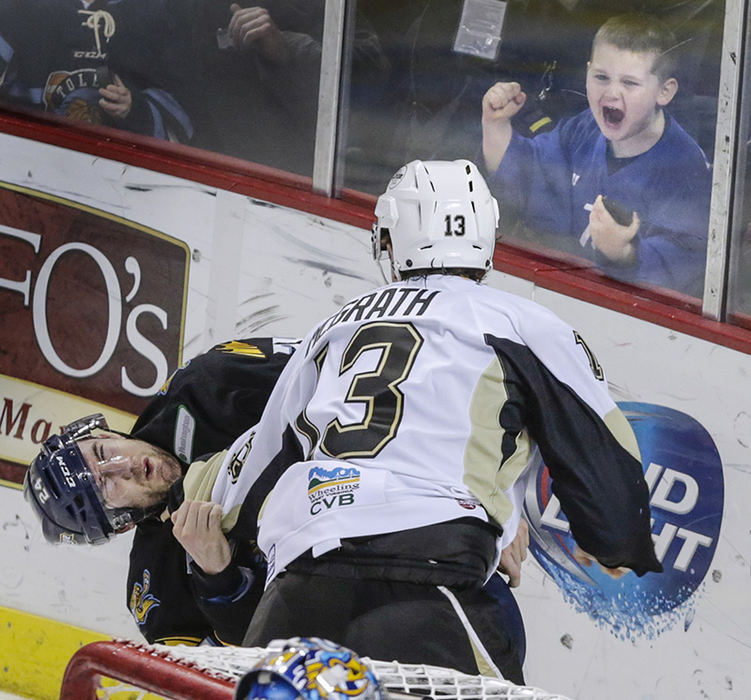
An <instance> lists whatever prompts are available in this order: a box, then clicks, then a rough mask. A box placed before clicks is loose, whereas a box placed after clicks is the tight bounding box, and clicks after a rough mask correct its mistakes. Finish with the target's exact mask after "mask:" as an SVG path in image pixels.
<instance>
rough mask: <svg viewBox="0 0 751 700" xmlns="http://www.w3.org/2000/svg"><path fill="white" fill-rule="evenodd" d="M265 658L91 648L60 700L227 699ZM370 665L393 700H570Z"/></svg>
mask: <svg viewBox="0 0 751 700" xmlns="http://www.w3.org/2000/svg"><path fill="white" fill-rule="evenodd" d="M270 651H272V649H268V648H244V647H186V646H178V647H173V646H165V645H159V644H155V645H150V644H141V643H136V642H133V641H130V640H119V639H113V640H108V641H98V642H91V643H90V644H86V645H84V646H83V647H81V648H80V649H79V650H78V651H77V652H76V653H75V654H74V655H73V656H72V657H71V659H70V661H69V662H68V665H67V667H66V669H65V673H64V676H63V681H62V686H61V689H60V700H102V699H110V700H119V699H120V698H126V697H127V698H128V700H140V699H141V698H146V697H147V696H148V697H149V698H155V697H156V698H164V699H166V700H195V699H196V698H201V700H232V699H233V697H234V689H235V686H236V685H237V682H238V680H239V678H240V677H241V676H242V675H243V674H244V673H245V672H246V671H248V670H250V669H251V668H252V667H253V665H254V664H255V663H257V662H258V661H260V660H261V659H262V658H265V657H266V656H267V655H268V654H269V652H270ZM277 651H278V650H277ZM368 662H369V664H370V666H371V668H372V670H373V671H374V673H375V674H376V676H378V678H379V680H380V681H381V683H382V685H383V686H384V687H385V688H386V690H387V691H388V693H389V696H390V697H391V698H392V700H405V699H408V698H422V699H423V700H427V699H433V700H570V699H569V698H567V697H565V696H563V695H560V694H556V693H550V692H547V691H544V690H542V689H540V688H535V687H532V686H518V685H514V684H513V683H510V682H508V681H502V680H500V679H498V678H490V677H486V676H472V675H468V674H464V673H460V672H458V671H455V670H453V669H449V668H442V667H438V666H428V665H422V664H402V663H399V662H397V661H391V662H386V661H377V660H373V659H368ZM147 694H148V695H147Z"/></svg>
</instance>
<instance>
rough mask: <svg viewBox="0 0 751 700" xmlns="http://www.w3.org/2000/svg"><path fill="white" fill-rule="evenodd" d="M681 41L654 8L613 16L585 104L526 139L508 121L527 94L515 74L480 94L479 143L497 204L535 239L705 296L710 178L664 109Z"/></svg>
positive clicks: (598, 41) (610, 269) (597, 51)
mask: <svg viewBox="0 0 751 700" xmlns="http://www.w3.org/2000/svg"><path fill="white" fill-rule="evenodd" d="M675 45H676V44H675V39H674V37H673V35H672V32H670V30H668V29H667V28H666V27H665V26H664V25H663V24H662V23H661V22H660V21H659V20H657V19H656V18H654V17H651V16H649V15H646V14H629V15H621V16H618V17H614V18H611V19H609V20H608V21H607V22H605V24H604V25H603V26H602V27H601V28H600V29H599V30H598V32H597V34H596V35H595V39H594V42H593V45H592V56H591V59H590V62H589V64H588V66H587V79H586V90H587V100H588V102H589V109H587V110H585V111H583V112H581V113H580V114H578V115H576V116H574V117H572V118H569V119H564V120H562V121H561V122H559V123H558V124H557V125H556V128H555V129H554V130H553V131H551V132H548V133H544V134H539V135H538V136H536V137H535V138H525V137H522V136H520V135H519V134H518V133H516V132H515V131H514V130H513V128H512V126H511V119H512V117H513V116H514V115H515V114H516V113H517V112H518V111H519V110H520V109H521V107H522V106H523V105H524V102H525V100H526V94H525V93H524V92H523V91H522V90H521V88H520V86H519V84H518V83H516V82H509V83H496V84H495V85H493V86H492V87H491V88H490V89H489V90H488V91H487V93H486V94H485V96H484V98H483V101H482V130H483V140H482V148H483V156H484V158H485V165H486V168H487V170H488V173H489V184H490V186H491V188H492V189H493V191H494V192H495V194H496V196H498V198H499V200H500V203H501V211H502V212H506V213H508V212H514V214H513V215H514V216H516V217H517V218H518V220H519V221H520V222H521V224H522V225H523V226H524V227H526V228H528V229H531V231H533V232H534V233H533V235H534V236H535V237H536V239H537V240H539V241H541V242H544V243H546V244H547V245H551V246H552V247H556V248H560V249H563V250H568V251H569V252H571V251H573V252H576V253H577V254H579V255H583V256H585V257H588V258H590V259H591V260H593V261H594V263H595V265H596V266H598V267H599V268H600V269H601V270H602V271H603V272H605V273H606V274H608V275H610V276H612V277H615V278H617V279H621V280H624V281H627V282H635V283H652V284H657V285H661V286H664V287H669V288H671V289H675V290H678V291H681V292H684V293H687V294H692V295H698V294H699V293H700V292H701V284H702V279H703V271H704V262H705V257H706V242H707V231H708V228H709V201H710V189H711V176H710V171H709V164H708V163H707V161H706V157H705V156H704V153H703V152H702V150H701V149H700V148H699V146H698V145H697V143H696V142H695V141H694V140H693V139H692V138H691V137H690V136H689V135H688V134H687V133H686V132H685V131H684V130H683V128H682V127H681V126H680V125H679V124H678V123H677V122H676V120H675V119H674V118H672V117H671V116H670V115H669V113H668V112H667V110H666V109H665V107H666V106H667V105H668V104H669V103H670V101H671V100H672V98H673V96H674V95H675V94H676V91H677V90H678V83H677V80H676V79H675V78H674V77H673V75H674V69H675V65H674V63H675V62H674V52H673V51H672V49H673V48H674V47H675ZM604 198H607V201H606V200H605V199H604ZM612 203H615V204H612ZM619 210H620V211H619ZM509 223H510V222H508V221H506V228H507V229H508V227H509Z"/></svg>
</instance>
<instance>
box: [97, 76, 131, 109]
mask: <svg viewBox="0 0 751 700" xmlns="http://www.w3.org/2000/svg"><path fill="white" fill-rule="evenodd" d="M99 94H100V95H101V96H102V98H101V99H100V100H99V106H100V107H101V108H102V110H103V111H105V112H106V113H107V114H109V115H110V116H111V117H115V118H116V119H125V118H126V117H127V116H128V115H129V114H130V110H131V108H132V107H133V95H132V94H131V92H130V90H129V89H128V88H127V87H125V85H124V84H123V81H122V80H120V76H119V75H115V77H114V79H113V82H112V83H110V84H109V85H107V86H106V87H103V88H99Z"/></svg>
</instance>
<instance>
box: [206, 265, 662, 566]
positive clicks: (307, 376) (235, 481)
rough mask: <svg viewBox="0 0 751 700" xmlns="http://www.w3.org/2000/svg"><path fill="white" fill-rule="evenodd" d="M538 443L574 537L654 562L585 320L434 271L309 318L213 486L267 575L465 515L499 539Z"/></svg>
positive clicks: (588, 545)
mask: <svg viewBox="0 0 751 700" xmlns="http://www.w3.org/2000/svg"><path fill="white" fill-rule="evenodd" d="M538 445H539V448H540V450H541V452H542V457H543V459H544V460H545V463H546V464H547V466H548V467H549V469H550V473H551V476H552V477H553V484H554V486H553V488H554V492H555V493H556V495H557V496H558V498H559V500H560V501H561V505H562V508H563V510H564V512H565V513H566V515H567V516H568V518H569V521H570V523H571V527H572V532H573V534H574V536H575V537H576V538H577V541H578V542H579V544H580V545H581V546H582V547H583V548H584V549H585V550H586V551H588V552H590V553H591V554H593V555H594V556H596V557H598V558H599V559H600V561H603V563H607V564H608V565H613V566H621V565H623V566H629V567H631V568H633V569H634V570H635V571H636V572H637V573H644V572H645V571H647V570H659V563H657V560H656V559H655V556H654V551H653V548H652V542H651V536H650V532H649V506H648V492H647V487H646V484H645V482H644V480H643V476H642V469H641V464H640V461H639V455H638V447H637V444H636V440H635V437H634V434H633V432H632V431H631V429H630V427H629V425H628V422H627V421H626V419H625V417H624V416H623V415H622V413H621V412H620V410H619V409H618V408H617V406H616V405H615V403H614V401H613V400H612V398H611V397H610V395H609V392H608V388H607V384H606V381H605V377H604V374H603V371H602V369H601V367H600V366H599V365H598V363H597V361H596V359H595V357H594V356H593V354H592V353H591V352H590V351H589V349H588V348H587V346H586V345H585V344H584V341H583V340H582V338H581V336H580V335H579V334H578V333H577V332H576V331H574V330H573V329H572V328H570V327H569V326H568V325H566V324H565V323H563V322H562V321H561V320H560V319H558V318H557V317H556V316H555V315H554V314H552V313H551V312H550V311H548V310H547V309H545V308H544V307H542V306H540V305H538V304H536V303H533V302H530V301H528V300H525V299H522V298H519V297H516V296H514V295H510V294H507V293H505V292H501V291H499V290H496V289H492V288H489V287H486V286H483V285H479V284H477V283H475V282H472V281H469V280H467V279H463V278H460V277H456V276H449V275H430V276H428V277H427V278H425V279H422V278H421V279H419V280H411V281H405V282H398V283H395V284H391V285H388V286H385V287H382V288H380V289H376V290H374V291H372V292H370V293H368V294H365V295H363V296H361V297H358V298H356V299H353V300H352V301H350V302H348V303H347V304H345V305H344V306H343V307H342V309H341V310H340V311H339V312H338V313H337V314H335V315H334V316H332V317H330V318H328V319H327V320H325V321H324V322H322V323H321V324H319V325H318V326H317V327H315V328H314V329H313V330H312V331H311V332H310V333H309V334H308V335H307V336H306V338H305V339H304V340H303V341H302V343H301V345H300V349H299V350H297V352H296V353H295V355H294V356H293V357H292V359H291V360H290V362H289V363H288V365H287V367H286V368H285V370H284V372H283V373H282V375H281V377H280V379H279V381H278V383H277V385H276V388H275V390H274V392H273V393H272V395H271V397H270V399H269V402H268V404H267V407H266V410H265V411H264V414H263V417H262V419H261V421H260V423H259V424H258V425H257V426H256V427H255V428H253V429H252V430H250V431H248V433H246V434H245V435H243V436H241V437H240V438H239V439H238V440H237V441H236V442H235V444H234V445H233V447H232V448H231V449H230V450H229V452H228V454H227V456H226V457H225V460H224V464H223V468H222V471H221V473H220V475H219V477H218V479H217V482H216V484H215V487H214V492H213V499H214V500H216V501H218V502H220V503H223V504H224V507H225V511H227V510H229V509H232V508H233V507H236V506H238V505H240V504H241V503H242V510H243V513H242V514H241V515H240V522H241V523H242V522H244V523H245V526H246V527H247V526H248V524H250V526H251V527H252V524H253V523H254V522H255V521H256V520H257V522H258V528H259V530H258V543H259V545H260V547H261V549H262V550H263V552H264V553H265V554H266V556H267V558H268V560H269V580H272V579H273V578H274V576H276V575H277V574H278V573H279V572H280V571H282V570H284V568H285V567H286V566H287V565H288V564H289V563H290V562H291V561H293V560H294V559H295V558H297V557H298V556H300V555H301V554H302V553H303V552H305V551H307V550H308V549H310V550H312V553H313V555H314V556H319V555H320V554H322V553H324V552H326V551H329V550H330V549H333V548H335V547H337V546H339V544H340V542H341V540H342V539H344V538H351V537H358V536H365V535H375V534H382V533H388V532H396V531H400V530H406V529H411V528H418V527H421V526H425V525H430V524H434V523H438V522H445V521H449V520H454V519H458V518H464V517H467V516H470V517H476V518H480V519H482V520H486V521H487V520H490V521H492V522H494V523H496V524H497V525H500V526H501V527H502V528H503V535H502V537H500V538H499V540H498V553H500V550H501V548H502V547H503V546H505V545H506V544H508V543H509V542H510V541H511V540H512V539H513V537H514V535H515V534H516V530H517V525H518V522H519V518H520V516H521V507H522V499H523V492H524V487H525V483H526V480H527V477H528V476H529V475H530V473H531V469H530V467H531V466H532V465H533V464H538V463H539V462H538V457H537V453H536V451H537V449H538ZM496 563H497V562H496ZM489 573H490V572H489Z"/></svg>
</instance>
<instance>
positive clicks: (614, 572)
mask: <svg viewBox="0 0 751 700" xmlns="http://www.w3.org/2000/svg"><path fill="white" fill-rule="evenodd" d="M574 559H576V561H578V562H579V563H580V564H581V565H582V566H591V565H592V564H597V565H598V566H599V567H600V571H602V572H603V573H605V574H607V575H608V576H610V578H613V579H616V580H618V579H619V578H621V576H625V575H626V574H627V573H628V572H629V571H631V569H628V568H626V567H625V566H619V567H618V568H617V569H610V568H608V567H607V566H603V565H602V564H600V562H598V561H597V559H595V558H594V557H593V556H592V555H591V554H587V553H586V552H585V551H584V550H583V549H582V548H581V547H580V546H579V545H576V548H575V549H574Z"/></svg>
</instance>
